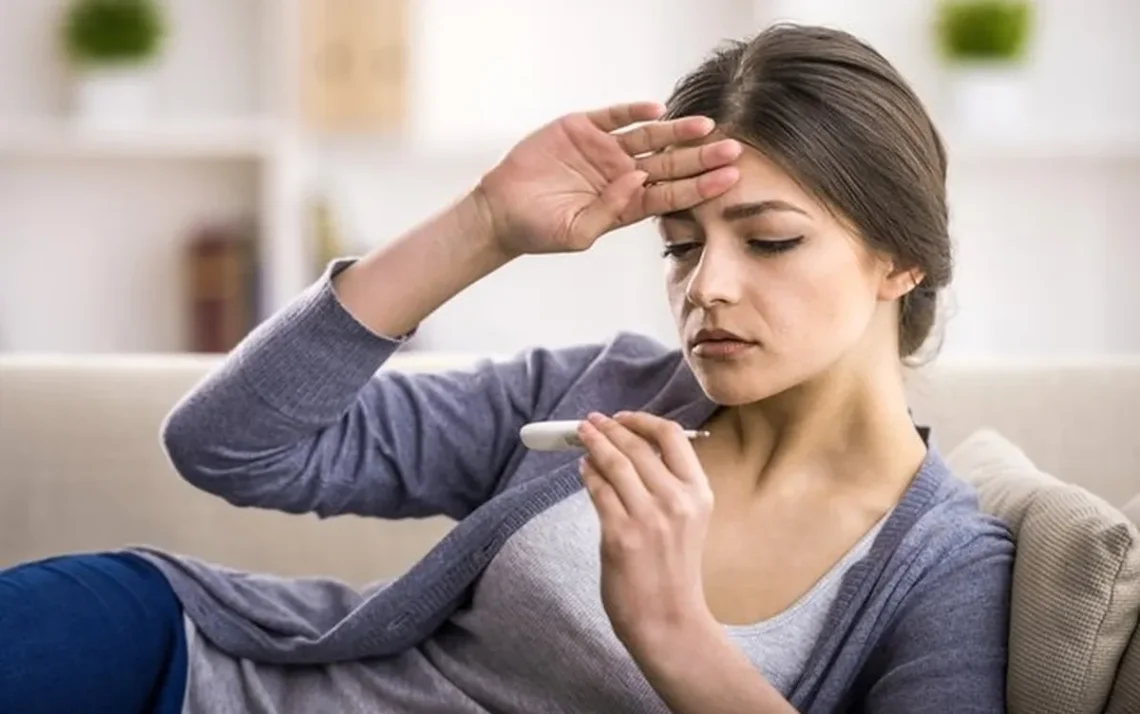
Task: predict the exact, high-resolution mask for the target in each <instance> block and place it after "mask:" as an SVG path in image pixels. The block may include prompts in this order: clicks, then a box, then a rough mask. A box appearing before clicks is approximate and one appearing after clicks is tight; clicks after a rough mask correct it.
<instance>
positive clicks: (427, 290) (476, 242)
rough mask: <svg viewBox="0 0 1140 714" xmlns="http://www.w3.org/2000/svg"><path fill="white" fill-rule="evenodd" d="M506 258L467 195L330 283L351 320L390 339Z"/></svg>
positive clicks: (483, 215) (475, 200)
mask: <svg viewBox="0 0 1140 714" xmlns="http://www.w3.org/2000/svg"><path fill="white" fill-rule="evenodd" d="M510 260H511V257H510V256H508V255H507V254H506V253H505V252H504V251H503V250H502V249H501V248H500V247H499V245H498V243H497V242H496V240H495V235H494V233H493V230H492V229H491V222H490V220H489V218H488V216H487V214H486V211H485V210H483V208H482V207H481V206H480V204H479V198H478V194H476V193H474V192H472V193H470V194H467V195H465V196H464V197H462V198H460V199H459V200H458V201H456V202H455V203H453V204H452V205H451V206H449V207H448V208H446V209H444V210H443V211H441V212H439V213H437V214H436V215H435V216H433V217H432V218H430V219H429V220H427V221H425V222H424V223H422V224H420V225H419V226H417V227H415V228H413V229H412V230H410V231H409V232H407V233H405V234H404V235H402V236H400V237H399V238H396V239H395V240H393V241H392V242H391V243H388V244H386V245H384V246H381V247H379V248H377V249H375V250H373V251H372V252H370V253H369V254H368V255H366V256H364V257H363V258H361V259H360V260H359V261H358V262H356V263H355V264H353V265H352V266H351V267H349V268H347V269H345V270H344V271H343V272H341V273H340V274H339V275H338V276H337V277H336V279H335V280H334V283H333V285H334V287H335V289H336V292H337V295H338V297H339V299H340V301H341V303H342V304H343V305H344V307H345V309H346V310H348V312H349V313H351V314H352V315H353V317H355V318H356V319H357V320H358V321H360V322H361V323H362V324H363V325H365V326H366V327H368V328H369V329H370V330H372V331H373V332H374V333H376V334H379V335H388V336H393V337H395V336H400V335H404V334H406V333H408V332H409V331H411V330H412V329H414V328H415V327H416V326H417V325H419V324H420V323H421V322H422V321H423V320H424V319H426V318H427V317H428V316H429V315H430V314H431V313H432V312H434V311H435V310H437V309H438V308H439V307H440V306H442V305H443V304H444V303H446V302H447V301H448V300H450V299H451V298H453V297H455V296H456V295H458V294H459V293H460V292H462V291H463V290H464V289H466V288H467V287H469V286H470V285H472V284H474V283H475V282H477V281H479V280H480V279H482V278H483V277H485V276H487V275H489V274H490V273H492V272H494V271H495V270H497V269H498V268H500V267H502V266H503V265H505V264H506V263H508V262H509V261H510Z"/></svg>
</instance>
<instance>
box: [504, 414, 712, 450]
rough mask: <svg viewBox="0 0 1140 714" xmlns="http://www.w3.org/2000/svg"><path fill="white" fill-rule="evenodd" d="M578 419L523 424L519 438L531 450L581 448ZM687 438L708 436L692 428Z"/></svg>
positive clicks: (686, 432)
mask: <svg viewBox="0 0 1140 714" xmlns="http://www.w3.org/2000/svg"><path fill="white" fill-rule="evenodd" d="M581 424H582V422H581V421H580V420H577V419H571V420H567V421H535V422H531V423H530V424H527V425H525V426H524V427H523V428H522V429H520V430H519V438H521V439H522V443H523V445H524V446H526V448H528V449H531V450H532V451H570V450H572V449H580V448H582V442H581V440H579V439H578V427H579V426H580V425H581ZM684 434H685V436H686V437H687V438H689V439H699V438H702V437H705V436H708V435H709V433H708V432H707V431H695V430H692V429H689V430H686V431H685V432H684Z"/></svg>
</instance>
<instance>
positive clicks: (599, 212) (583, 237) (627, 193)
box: [570, 171, 646, 245]
mask: <svg viewBox="0 0 1140 714" xmlns="http://www.w3.org/2000/svg"><path fill="white" fill-rule="evenodd" d="M645 180H646V173H645V172H644V171H631V172H629V173H628V174H626V175H624V176H622V177H620V178H619V179H617V180H616V181H614V182H613V183H611V184H610V185H609V186H606V188H605V189H604V190H603V191H602V193H601V195H600V196H598V198H597V199H596V200H594V201H593V202H592V203H591V204H590V205H588V206H586V207H585V208H584V209H582V211H581V212H580V213H579V214H578V215H577V216H575V217H574V222H573V223H572V224H571V226H570V234H571V235H572V236H574V240H575V244H576V245H590V244H591V243H593V241H594V239H595V238H597V237H598V236H600V235H602V234H603V233H605V232H606V231H609V230H611V229H613V228H616V227H618V226H619V225H621V223H622V215H624V214H625V213H627V212H628V209H629V208H630V204H631V202H632V201H633V200H634V198H635V197H636V196H637V195H638V193H639V192H640V191H641V190H642V185H643V184H644V183H645Z"/></svg>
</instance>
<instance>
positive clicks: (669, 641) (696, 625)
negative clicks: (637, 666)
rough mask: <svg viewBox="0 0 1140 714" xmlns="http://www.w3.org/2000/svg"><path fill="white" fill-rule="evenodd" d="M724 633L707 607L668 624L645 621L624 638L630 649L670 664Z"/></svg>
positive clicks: (685, 614)
mask: <svg viewBox="0 0 1140 714" xmlns="http://www.w3.org/2000/svg"><path fill="white" fill-rule="evenodd" d="M723 635H724V631H723V628H721V626H720V623H718V622H717V621H716V618H714V617H713V616H712V613H711V612H709V611H708V609H707V608H692V609H691V610H689V611H687V612H685V613H684V614H680V615H678V616H676V617H673V618H670V619H669V620H668V621H654V622H643V623H641V624H639V625H638V626H637V627H634V628H631V629H630V631H629V632H628V633H626V636H625V637H624V638H623V639H624V640H625V641H626V646H627V647H628V648H629V649H630V650H635V651H637V652H638V653H642V654H644V655H645V656H646V657H648V658H652V659H655V660H657V661H660V662H661V663H662V664H666V663H667V660H668V658H669V657H671V656H673V655H677V654H680V653H681V652H685V651H688V650H690V649H691V647H692V646H693V644H694V643H698V642H700V643H706V642H709V641H711V640H714V639H717V638H720V637H723Z"/></svg>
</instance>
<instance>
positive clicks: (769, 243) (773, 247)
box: [748, 236, 804, 255]
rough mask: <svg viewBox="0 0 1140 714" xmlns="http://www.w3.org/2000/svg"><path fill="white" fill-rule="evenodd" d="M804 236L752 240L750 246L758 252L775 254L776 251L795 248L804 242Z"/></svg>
mask: <svg viewBox="0 0 1140 714" xmlns="http://www.w3.org/2000/svg"><path fill="white" fill-rule="evenodd" d="M803 240H804V237H803V236H799V237H797V238H789V239H787V240H750V241H748V247H749V248H750V249H752V250H754V251H756V252H757V253H764V254H765V255H774V254H776V253H783V252H785V251H789V250H791V249H792V248H795V247H796V246H797V245H799V244H800V243H802V242H803Z"/></svg>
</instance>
